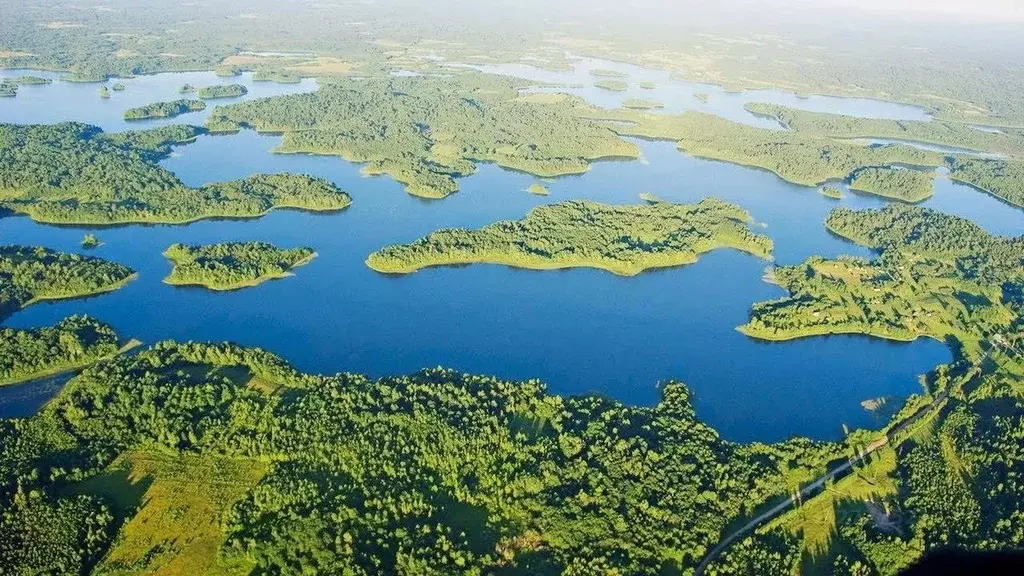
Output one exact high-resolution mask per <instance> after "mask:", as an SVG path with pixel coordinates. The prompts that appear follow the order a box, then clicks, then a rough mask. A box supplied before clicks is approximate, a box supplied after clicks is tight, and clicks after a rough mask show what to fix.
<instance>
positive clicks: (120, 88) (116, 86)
mask: <svg viewBox="0 0 1024 576" xmlns="http://www.w3.org/2000/svg"><path fill="white" fill-rule="evenodd" d="M110 89H111V90H113V91H114V92H124V84H122V83H120V82H115V83H114V85H113V86H111V87H110Z"/></svg>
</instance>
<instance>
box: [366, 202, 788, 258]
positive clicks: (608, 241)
mask: <svg viewBox="0 0 1024 576" xmlns="http://www.w3.org/2000/svg"><path fill="white" fill-rule="evenodd" d="M750 221H751V218H750V215H749V214H747V212H746V211H744V210H743V209H742V208H740V207H739V206H736V205H735V204H730V203H728V202H723V201H721V200H717V199H715V198H705V199H703V200H701V201H700V202H698V203H697V204H674V203H670V202H659V203H655V204H643V205H626V206H617V205H610V204H600V203H597V202H586V201H569V202H562V203H559V204H552V205H548V206H540V207H538V208H535V209H533V210H532V211H531V212H530V213H529V214H528V215H527V216H526V218H524V219H522V220H517V221H503V222H497V223H494V224H491V225H488V226H485V227H483V228H480V229H478V230H469V229H460V228H454V229H444V230H439V231H437V232H434V233H432V234H429V235H427V236H425V237H424V238H421V239H419V240H417V241H415V242H412V243H411V244H398V245H394V246H388V247H386V248H383V249H382V250H379V251H377V252H374V253H373V254H371V255H370V256H369V257H368V258H367V260H366V264H367V266H369V267H370V268H372V269H374V270H376V271H378V272H383V273H388V274H406V273H409V272H414V271H416V270H419V269H420V268H425V267H428V266H448V265H455V264H473V263H490V264H504V265H507V266H513V267H516V268H531V269H536V270H547V269H556V268H575V267H591V268H600V269H602V270H607V271H609V272H612V273H614V274H619V275H622V276H633V275H636V274H639V273H640V272H643V271H644V270H647V269H649V268H659V267H668V266H681V265H683V264H691V263H693V262H696V261H697V257H698V256H699V255H700V254H703V253H704V252H708V251H710V250H714V249H716V248H734V249H736V250H741V251H743V252H747V253H750V254H753V255H754V256H757V257H759V258H770V257H771V251H772V241H771V239H770V238H768V237H767V236H762V235H758V234H754V233H753V232H751V231H750V229H749V228H748V227H747V223H748V222H750Z"/></svg>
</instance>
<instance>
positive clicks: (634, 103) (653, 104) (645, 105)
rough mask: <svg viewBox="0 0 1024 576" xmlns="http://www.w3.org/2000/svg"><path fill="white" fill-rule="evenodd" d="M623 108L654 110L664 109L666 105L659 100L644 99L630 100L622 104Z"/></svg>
mask: <svg viewBox="0 0 1024 576" xmlns="http://www.w3.org/2000/svg"><path fill="white" fill-rule="evenodd" d="M622 107H623V108H632V109H633V110H653V109H656V108H664V107H665V105H664V104H662V103H661V102H658V101H657V100H644V99H642V98H630V99H628V100H626V101H625V102H623V103H622Z"/></svg>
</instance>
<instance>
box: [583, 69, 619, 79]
mask: <svg viewBox="0 0 1024 576" xmlns="http://www.w3.org/2000/svg"><path fill="white" fill-rule="evenodd" d="M590 75H591V76H595V77H597V78H625V77H626V76H627V74H625V73H624V72H618V71H616V70H608V69H606V68H594V69H593V70H591V71H590Z"/></svg>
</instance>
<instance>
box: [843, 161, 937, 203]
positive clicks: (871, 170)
mask: <svg viewBox="0 0 1024 576" xmlns="http://www.w3.org/2000/svg"><path fill="white" fill-rule="evenodd" d="M934 181H935V173H934V172H922V171H920V170H912V169H909V168H893V167H889V166H871V167H868V168H862V169H860V170H857V171H856V172H854V173H853V177H852V178H850V189H851V190H857V191H860V192H869V193H871V194H876V195H878V196H885V197H886V198H893V199H895V200H902V201H904V202H921V201H923V200H927V199H928V198H930V197H931V195H932V190H933V188H934Z"/></svg>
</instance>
